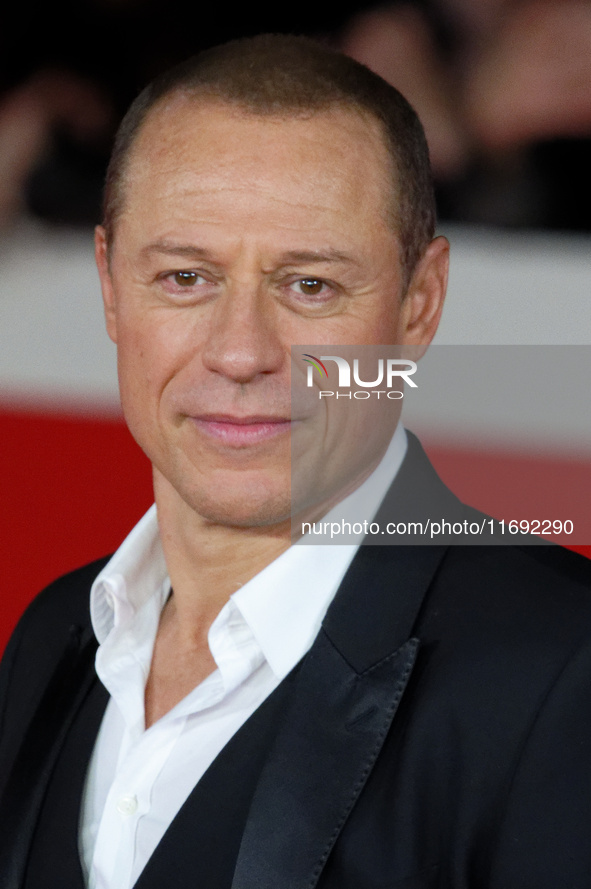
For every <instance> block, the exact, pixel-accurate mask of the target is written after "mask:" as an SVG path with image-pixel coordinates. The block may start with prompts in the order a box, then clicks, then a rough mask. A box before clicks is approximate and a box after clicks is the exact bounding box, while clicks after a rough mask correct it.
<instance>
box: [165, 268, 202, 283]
mask: <svg viewBox="0 0 591 889" xmlns="http://www.w3.org/2000/svg"><path fill="white" fill-rule="evenodd" d="M171 277H172V279H173V281H174V283H175V284H178V285H179V286H180V287H192V286H193V285H194V284H197V282H198V281H199V279H200V278H201V275H199V274H198V273H197V272H190V271H189V272H186V271H182V272H174V273H173V274H172V275H171ZM201 280H203V279H202V278H201Z"/></svg>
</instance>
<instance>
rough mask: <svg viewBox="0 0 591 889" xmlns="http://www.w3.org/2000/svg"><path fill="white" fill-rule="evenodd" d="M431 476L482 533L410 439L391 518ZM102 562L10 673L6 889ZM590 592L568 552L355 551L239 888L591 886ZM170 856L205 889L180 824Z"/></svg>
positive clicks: (427, 490) (436, 498) (0, 763)
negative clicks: (186, 858)
mask: <svg viewBox="0 0 591 889" xmlns="http://www.w3.org/2000/svg"><path fill="white" fill-rule="evenodd" d="M409 479H410V480H411V481H412V484H409ZM417 479H420V480H421V481H420V484H421V485H422V488H421V497H420V498H418V499H419V500H420V502H421V503H423V504H426V503H428V502H431V503H432V504H435V505H436V508H437V509H438V510H441V509H445V510H446V515H448V516H450V517H453V516H455V517H456V518H458V519H459V518H460V517H461V516H469V517H471V516H472V515H473V513H472V512H471V511H466V510H465V508H464V507H463V506H462V505H461V504H460V503H459V501H457V499H456V498H455V497H454V496H453V495H452V494H451V493H450V492H449V491H448V490H447V489H446V488H445V487H444V486H443V484H442V483H441V481H440V480H439V479H438V478H437V476H436V475H435V473H434V470H433V469H432V467H431V466H430V464H429V463H428V460H427V458H426V456H425V455H424V453H423V452H422V449H421V448H420V445H419V444H418V442H416V440H414V439H412V438H411V442H410V447H409V452H408V454H407V457H406V459H405V462H404V464H403V467H402V469H401V471H400V473H399V475H398V477H397V480H396V482H395V483H394V486H393V488H392V489H391V491H390V492H389V495H388V497H387V499H386V501H385V503H384V506H383V508H382V510H381V514H380V520H383V519H384V518H386V517H388V518H392V517H393V516H394V517H396V516H399V515H401V514H404V515H405V516H408V514H409V511H410V512H412V511H413V510H414V512H415V514H417V513H418V512H421V510H420V509H419V506H418V505H417V483H418V482H417ZM423 496H425V497H427V498H428V499H427V500H423V499H422V498H423ZM102 564H103V562H98V563H95V564H93V565H90V566H87V567H85V568H83V569H80V570H79V571H77V572H74V573H73V574H70V575H68V576H66V577H65V578H62V579H60V580H58V581H56V582H55V583H54V584H52V586H51V587H49V588H48V589H47V590H45V591H44V592H43V593H42V594H41V595H40V596H39V597H38V598H37V599H36V600H35V602H34V603H33V604H32V606H31V607H30V608H29V610H28V611H27V613H26V615H25V617H24V618H23V620H22V621H21V623H20V625H19V627H18V628H17V630H16V632H15V635H14V637H13V639H12V641H11V643H10V645H9V647H8V649H7V652H6V655H5V658H4V661H3V664H2V670H1V675H0V681H1V685H0V718H1V720H2V722H1V726H0V732H1V734H0V738H1V740H0V887H1V889H17V887H19V886H20V885H21V882H20V881H21V880H22V873H23V871H24V867H25V862H26V859H27V855H28V849H29V844H30V838H31V835H32V832H33V830H34V825H35V822H36V818H37V814H38V812H39V808H40V806H41V801H42V798H43V794H44V789H45V787H46V785H47V782H48V780H49V776H50V774H51V771H52V768H53V764H54V762H55V759H56V757H57V755H58V753H59V751H60V749H61V748H62V746H63V744H64V741H65V738H66V737H67V734H68V727H69V724H70V723H71V721H72V718H73V714H74V713H75V712H76V706H77V701H80V699H81V697H82V696H83V695H84V694H85V690H86V689H87V688H88V686H89V684H90V683H91V682H92V681H93V674H94V670H93V657H94V651H95V643H94V642H93V638H92V631H91V629H90V625H89V615H88V593H89V588H90V585H91V583H92V581H93V579H94V578H95V576H96V574H97V573H98V571H99V570H100V568H101V567H102ZM590 579H591V570H590V565H589V563H588V562H587V560H585V559H583V558H581V557H578V556H576V555H575V554H573V553H569V552H567V551H566V550H563V549H561V548H559V547H552V546H541V547H539V546H462V545H460V546H407V545H403V546H362V547H361V548H360V549H359V551H358V553H357V555H356V557H355V559H354V560H353V562H352V564H351V567H350V569H349V571H348V572H347V574H346V576H345V578H344V580H343V583H342V585H341V587H340V589H339V591H338V593H337V596H336V597H335V599H334V601H333V603H332V605H331V607H330V609H329V611H328V614H327V616H326V619H325V621H324V624H323V627H322V629H321V631H320V633H319V635H318V637H317V639H316V641H315V643H314V645H313V647H312V648H311V650H310V651H309V653H308V654H307V655H306V656H305V658H304V659H303V661H302V663H301V665H300V666H299V668H298V670H297V674H296V675H295V676H294V677H292V680H291V688H290V690H289V695H287V703H286V706H285V707H284V708H283V710H282V712H281V716H280V718H279V724H278V726H277V732H276V737H275V740H274V742H273V746H272V749H271V751H270V753H269V755H268V756H267V757H266V761H265V764H264V766H263V769H262V772H261V775H260V778H259V779H258V783H257V787H256V791H255V795H254V798H253V801H252V805H251V807H250V811H249V815H248V819H247V823H246V829H245V831H244V835H243V838H242V843H241V847H240V852H239V855H238V861H237V865H236V870H235V874H234V880H233V883H232V889H313V887H318V889H427V887H442V889H443V887H450V889H451V887H453V889H468V887H469V889H484V887H487V889H589V887H591V595H590V590H591V580H590ZM89 752H90V751H89ZM183 838H184V839H183ZM166 842H167V848H168V849H169V850H170V852H171V855H173V856H174V859H175V879H174V882H175V889H176V887H177V886H178V887H182V886H185V885H186V886H194V884H195V879H196V877H195V874H194V872H193V871H192V869H190V868H189V867H188V866H187V867H186V868H184V866H183V861H184V856H185V854H186V851H185V848H184V847H186V837H185V835H184V834H181V833H179V834H178V837H177V835H176V834H175V823H174V822H173V825H172V826H171V828H170V829H169V832H168V834H167V837H166ZM155 854H156V853H155ZM152 885H153V887H154V889H156V887H158V889H161V886H162V880H161V878H160V879H159V880H156V881H155V882H154V883H153V884H152V883H150V881H149V880H146V882H145V883H142V887H145V889H148V887H151V886H152ZM48 886H49V887H51V882H50V878H49V882H48ZM60 889H67V887H60Z"/></svg>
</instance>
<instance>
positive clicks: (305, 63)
mask: <svg viewBox="0 0 591 889" xmlns="http://www.w3.org/2000/svg"><path fill="white" fill-rule="evenodd" d="M179 94H185V95H187V96H192V97H193V98H194V99H195V100H200V101H202V102H205V101H212V100H213V101H219V102H221V103H223V104H224V105H225V106H226V107H229V108H230V107H234V108H236V110H237V112H238V113H241V114H249V115H251V116H255V117H260V118H261V119H263V118H267V119H269V118H275V119H278V120H281V119H283V120H285V119H287V118H295V117H309V116H311V115H314V114H320V113H322V112H326V111H330V110H332V109H337V108H341V109H345V110H347V111H349V112H353V113H355V114H357V115H359V116H360V117H361V118H363V119H364V120H368V119H370V120H372V121H375V122H376V123H377V125H378V130H379V132H380V134H381V136H382V139H381V142H382V144H383V145H384V147H385V149H386V154H387V156H388V158H389V161H388V163H389V170H388V173H389V177H388V180H389V186H390V187H389V189H388V192H387V194H386V199H388V200H389V214H388V216H389V220H391V221H392V222H393V225H392V226H391V227H392V228H393V229H394V231H395V232H396V234H397V236H398V239H399V244H400V248H401V259H402V263H403V267H404V274H405V278H406V280H407V281H408V280H410V276H411V274H412V272H413V270H414V268H415V266H416V263H417V261H418V259H419V258H420V256H421V255H422V253H423V252H424V250H425V249H426V247H427V245H428V243H429V242H430V240H431V239H432V237H433V235H434V232H435V216H436V214H435V200H434V194H433V181H432V176H431V170H430V163H429V152H428V148H427V143H426V139H425V134H424V130H423V128H422V126H421V123H420V121H419V119H418V117H417V115H416V112H415V111H414V109H413V108H412V106H411V105H410V104H409V103H408V101H407V100H406V99H405V98H404V96H402V95H401V94H400V92H399V91H398V90H396V89H395V88H394V87H393V86H392V85H391V84H389V83H387V82H386V81H385V80H383V78H381V77H379V76H378V75H377V74H375V73H374V72H372V71H371V70H370V69H368V68H366V67H365V66H364V65H361V64H360V63H359V62H356V61H355V60H353V59H352V58H350V57H348V56H346V55H344V54H343V53H340V52H338V51H337V50H335V49H332V48H330V47H327V46H325V45H324V44H321V43H319V42H318V41H316V40H313V39H312V38H309V37H302V36H297V35H286V34H259V35H257V36H255V37H248V38H240V39H238V40H232V41H229V42H228V43H225V44H222V45H219V46H215V47H211V48H209V49H206V50H204V51H202V52H200V53H199V54H198V55H197V56H193V57H192V58H190V59H187V60H186V61H185V62H182V63H181V64H179V65H176V66H175V67H174V68H172V69H170V70H169V71H166V72H164V73H163V74H161V75H159V76H158V77H157V78H156V79H155V80H154V81H152V82H151V83H150V84H148V86H147V87H146V88H145V89H144V90H142V92H141V93H140V95H139V96H138V97H137V98H136V100H135V101H134V102H133V103H132V105H131V107H130V109H129V110H128V112H127V114H126V115H125V117H124V119H123V121H122V123H121V125H120V127H119V130H118V132H117V136H116V138H115V144H114V148H113V153H112V156H111V161H110V163H109V167H108V170H107V178H106V182H105V192H104V215H103V225H104V227H105V230H106V237H107V245H108V246H110V244H111V242H112V236H113V232H114V228H115V223H116V221H117V219H118V217H119V215H120V212H121V207H122V198H123V192H124V188H123V185H124V179H125V175H124V174H125V173H126V171H127V168H128V166H129V159H130V156H131V155H132V154H133V148H134V144H135V142H136V139H137V137H138V134H139V133H141V130H142V128H143V126H144V124H145V121H146V120H148V119H149V117H150V115H151V113H152V111H153V109H155V108H156V107H158V106H160V105H161V103H162V101H167V99H169V98H170V97H171V96H176V95H179ZM374 125H375V124H374Z"/></svg>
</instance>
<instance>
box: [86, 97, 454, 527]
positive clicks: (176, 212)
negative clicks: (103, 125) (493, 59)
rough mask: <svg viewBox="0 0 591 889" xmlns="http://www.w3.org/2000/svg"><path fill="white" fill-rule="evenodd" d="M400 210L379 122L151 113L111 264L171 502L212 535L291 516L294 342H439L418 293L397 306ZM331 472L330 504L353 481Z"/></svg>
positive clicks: (148, 437)
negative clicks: (393, 209) (393, 205)
mask: <svg viewBox="0 0 591 889" xmlns="http://www.w3.org/2000/svg"><path fill="white" fill-rule="evenodd" d="M391 199H392V181H391V174H390V166H389V161H388V156H387V153H386V149H385V147H384V144H383V141H382V137H381V134H380V132H379V129H378V125H377V124H376V123H374V122H372V121H368V120H366V119H364V118H363V117H362V116H361V115H358V114H356V113H354V112H350V111H346V110H339V109H336V110H331V111H327V112H323V113H318V114H314V115H310V116H309V117H307V118H275V117H272V118H267V117H257V116H254V115H250V114H247V113H244V112H242V111H240V110H237V109H236V108H233V107H230V106H228V105H224V104H222V103H216V102H199V103H198V102H196V101H195V100H193V101H191V100H189V99H187V98H184V97H182V96H176V97H173V98H169V99H168V100H167V101H166V102H165V103H163V104H162V105H161V106H159V107H157V108H156V109H155V110H153V111H152V112H151V114H150V115H149V117H148V119H147V121H146V122H145V124H144V126H143V128H142V130H141V131H140V133H139V136H138V137H137V141H136V144H135V146H134V148H133V152H132V156H131V160H130V164H129V169H128V174H127V177H126V185H125V193H124V209H123V212H122V215H121V216H120V218H119V220H118V222H117V225H116V230H115V236H114V241H113V246H112V255H111V263H110V267H109V266H108V265H107V260H106V249H105V243H104V233H103V232H102V230H100V229H99V230H98V231H97V261H98V266H99V272H100V275H101V281H102V285H103V294H104V299H105V308H106V317H107V329H108V331H109V335H110V336H111V338H112V339H113V340H114V341H115V342H116V343H117V347H118V368H119V380H120V388H121V399H122V405H123V409H124V413H125V417H126V420H127V422H128V424H129V427H130V429H131V432H132V434H133V435H134V437H135V438H136V440H137V441H138V443H139V444H140V446H141V447H142V448H143V449H144V450H145V452H146V453H147V455H148V456H149V458H150V460H151V461H152V463H153V465H154V477H155V486H156V491H157V496H158V492H160V494H161V495H162V496H164V494H166V496H167V497H169V498H172V499H173V501H174V500H175V499H176V500H177V501H178V505H179V507H180V508H181V509H184V508H185V507H189V508H190V509H191V510H193V511H194V512H196V513H197V514H198V515H199V516H202V517H203V518H204V519H206V520H207V521H210V522H215V523H221V524H229V525H242V526H255V525H263V526H268V525H274V524H278V523H280V522H283V521H285V520H286V519H288V517H289V515H290V432H291V430H292V427H293V428H294V431H295V429H296V427H297V426H298V424H300V425H304V424H305V422H306V418H305V417H304V416H303V415H302V416H300V417H296V416H294V417H293V418H292V416H291V399H290V374H291V358H290V347H291V345H295V344H310V343H314V344H318V345H323V344H326V345H334V344H341V343H342V344H362V343H367V344H374V343H375V344H381V343H404V342H424V341H426V340H425V336H427V335H428V338H429V339H430V337H431V336H432V333H433V332H434V327H433V331H430V330H429V331H427V333H426V332H425V329H423V327H424V325H423V327H421V325H420V324H418V323H417V318H418V317H419V309H420V308H421V305H422V303H421V300H422V302H423V303H424V302H425V298H424V294H422V291H421V293H419V297H418V298H417V297H416V296H414V295H410V296H408V295H407V297H406V298H405V299H404V300H403V301H402V300H401V297H402V294H401V282H402V268H401V264H400V256H399V245H398V239H397V237H396V234H395V232H394V231H393V229H392V226H391V224H389V222H388V209H389V206H388V205H389V202H390V201H391ZM434 243H435V242H434ZM440 252H441V251H440ZM439 264H440V265H441V262H440V263H439ZM440 277H441V274H440ZM411 289H412V288H411ZM423 289H424V288H423ZM427 289H429V288H428V287H427ZM431 289H433V288H431ZM413 293H414V291H413ZM431 301H433V300H431ZM437 314H438V310H437V311H435V310H433V311H432V312H431V316H432V317H433V318H434V319H435V320H434V321H433V324H434V325H435V326H436V318H435V315H437ZM432 326H433V325H432ZM304 370H305V365H302V369H301V372H302V374H303V373H304ZM316 422H317V421H316ZM336 422H337V426H335V425H334V423H333V426H332V428H331V430H330V440H331V442H333V443H334V445H335V446H336V447H337V449H338V448H341V449H342V451H343V455H344V454H345V452H346V449H347V438H348V436H347V435H345V432H346V430H345V429H344V428H341V429H339V428H338V422H343V423H344V422H346V421H345V420H343V421H336ZM390 432H391V430H390ZM386 443H387V442H386V440H384V441H383V442H382V441H380V442H378V443H377V444H376V445H374V448H373V449H374V450H375V451H376V453H375V455H374V454H370V455H369V456H370V457H371V459H372V460H373V465H375V463H376V462H377V458H379V456H381V453H383V450H384V449H385V446H386ZM380 450H381V452H380V453H379V454H378V451H380ZM374 457H375V458H376V459H374ZM337 463H338V461H337V462H335V464H334V465H335V467H336V465H337ZM355 472H357V468H356V464H355V466H354V467H353V473H354V474H355ZM359 472H361V470H359ZM363 474H367V472H364V473H363ZM320 475H323V476H325V479H326V481H325V484H326V493H327V498H329V497H330V496H333V495H334V493H335V490H338V487H339V484H340V479H339V477H337V474H336V470H335V472H334V473H333V476H334V477H331V472H330V471H329V472H328V474H327V475H326V474H325V473H324V470H323V471H322V472H321V473H320ZM318 483H319V482H318V480H315V482H314V484H316V485H317V484H318Z"/></svg>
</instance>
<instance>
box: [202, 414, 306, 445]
mask: <svg viewBox="0 0 591 889" xmlns="http://www.w3.org/2000/svg"><path fill="white" fill-rule="evenodd" d="M191 419H192V421H193V423H194V424H195V425H196V426H197V428H198V429H199V430H200V431H201V432H203V433H204V434H205V435H207V436H208V437H210V438H212V439H215V440H216V441H218V442H220V443H221V444H225V445H229V446H230V447H248V446H252V445H257V444H261V443H263V442H266V441H269V440H270V439H273V438H275V437H277V436H279V435H282V434H285V433H287V432H289V431H290V429H291V420H290V419H289V418H286V417H277V416H268V415H262V414H257V415H252V416H247V417H238V416H232V415H228V414H203V415H200V416H198V417H192V418H191Z"/></svg>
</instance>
